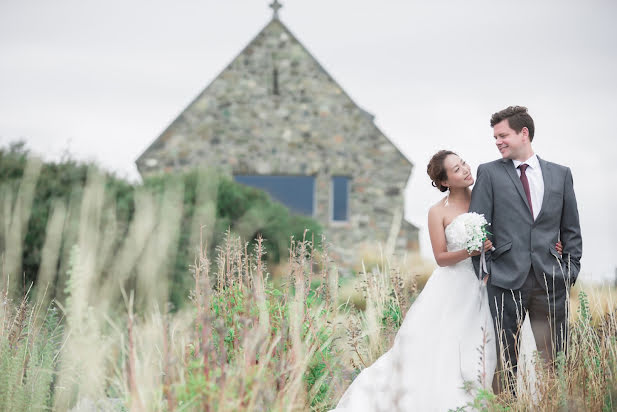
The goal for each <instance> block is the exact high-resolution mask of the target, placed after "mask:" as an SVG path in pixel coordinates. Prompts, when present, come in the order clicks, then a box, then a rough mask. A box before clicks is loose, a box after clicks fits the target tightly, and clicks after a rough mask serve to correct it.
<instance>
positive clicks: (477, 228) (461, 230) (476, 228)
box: [448, 212, 488, 252]
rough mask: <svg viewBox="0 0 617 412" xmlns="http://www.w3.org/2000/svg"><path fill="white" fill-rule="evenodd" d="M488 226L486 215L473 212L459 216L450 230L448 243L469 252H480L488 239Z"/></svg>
mask: <svg viewBox="0 0 617 412" xmlns="http://www.w3.org/2000/svg"><path fill="white" fill-rule="evenodd" d="M487 225H488V223H487V221H486V219H485V218H484V215H481V214H478V213H475V212H471V213H463V214H462V215H460V216H457V217H456V219H455V221H453V222H452V224H451V228H449V230H448V241H449V243H452V244H454V245H457V246H458V247H460V248H461V249H467V251H468V252H473V251H474V250H480V248H481V247H482V245H483V244H484V240H485V239H486V235H487V230H486V226H487Z"/></svg>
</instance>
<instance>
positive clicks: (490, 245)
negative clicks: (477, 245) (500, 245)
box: [484, 239, 493, 252]
mask: <svg viewBox="0 0 617 412" xmlns="http://www.w3.org/2000/svg"><path fill="white" fill-rule="evenodd" d="M492 248H493V242H491V241H490V239H486V240H485V241H484V251H485V252H490V251H491V249H492Z"/></svg>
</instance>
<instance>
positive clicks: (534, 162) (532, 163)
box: [512, 153, 540, 169]
mask: <svg viewBox="0 0 617 412" xmlns="http://www.w3.org/2000/svg"><path fill="white" fill-rule="evenodd" d="M512 163H514V168H518V167H519V166H520V165H521V164H522V163H525V164H527V165H529V167H530V168H532V169H539V168H540V161H539V160H538V156H537V155H536V154H535V153H534V154H533V156H531V157H530V158H529V159H527V160H525V161H524V162H521V161H520V160H512Z"/></svg>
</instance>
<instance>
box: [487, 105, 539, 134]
mask: <svg viewBox="0 0 617 412" xmlns="http://www.w3.org/2000/svg"><path fill="white" fill-rule="evenodd" d="M506 119H508V124H509V125H510V128H511V129H512V130H514V131H515V132H516V133H520V132H521V130H523V127H526V128H527V130H529V141H530V142H531V141H533V134H534V132H535V126H534V125H533V119H532V118H531V116H530V115H529V113H527V108H526V107H524V106H510V107H508V108H506V109H503V110H501V111H499V112H497V113H494V114H493V116H492V117H491V127H494V126H495V125H496V124H497V123H500V122H502V121H504V120H506Z"/></svg>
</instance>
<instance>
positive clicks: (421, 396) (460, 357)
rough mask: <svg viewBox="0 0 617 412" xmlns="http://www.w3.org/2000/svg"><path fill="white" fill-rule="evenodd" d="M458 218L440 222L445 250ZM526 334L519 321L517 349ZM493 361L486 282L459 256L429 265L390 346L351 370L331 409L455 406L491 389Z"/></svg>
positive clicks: (525, 347) (527, 345)
mask: <svg viewBox="0 0 617 412" xmlns="http://www.w3.org/2000/svg"><path fill="white" fill-rule="evenodd" d="M459 217H460V216H457V217H456V218H455V219H454V220H453V221H452V223H450V224H449V225H448V226H447V227H446V229H445V234H446V240H447V242H448V251H456V250H460V249H462V245H460V244H454V243H452V242H451V240H450V239H452V238H454V237H456V236H453V235H454V233H456V232H454V231H455V230H460V229H461V228H460V227H458V228H457V226H456V225H462V224H463V220H462V219H459ZM449 233H450V236H448V234H449ZM458 233H460V232H458ZM526 330H527V332H526ZM532 336H533V335H532V333H531V327H530V326H529V321H528V320H527V321H526V322H525V324H524V326H523V341H524V342H523V343H522V345H521V352H522V353H526V354H531V353H532V352H533V350H535V343H534V342H533V338H532ZM529 338H531V342H530V341H529ZM484 342H486V343H484ZM529 361H531V356H529V355H527V362H529ZM521 363H523V362H520V361H519V364H521ZM496 364H497V356H496V350H495V332H494V328H493V324H492V321H491V314H490V309H489V306H488V299H487V293H486V287H485V286H484V284H483V283H482V282H480V281H479V280H478V278H477V277H476V274H475V271H474V269H473V265H472V263H471V259H466V260H464V261H462V262H459V263H457V264H455V265H453V266H447V267H440V268H437V269H436V270H435V271H434V272H433V274H432V275H431V277H430V278H429V280H428V282H427V283H426V286H425V287H424V289H423V290H422V292H421V293H420V295H419V296H418V298H417V299H416V301H415V302H414V303H413V305H412V306H411V308H410V309H409V311H408V312H407V315H406V316H405V319H404V321H403V324H402V325H401V328H400V330H399V331H398V333H397V335H396V337H395V339H394V345H393V346H392V348H391V349H390V350H389V351H388V352H386V353H385V354H384V355H382V356H381V357H380V358H379V359H378V360H377V361H376V362H375V363H373V364H372V365H371V366H369V367H367V368H366V369H364V370H363V371H362V372H361V373H360V375H358V377H357V378H356V379H355V380H354V381H353V383H352V384H351V385H350V386H349V388H348V389H347V391H346V392H345V394H344V395H343V397H342V398H341V400H340V401H339V403H338V405H337V408H336V409H335V411H338V412H343V411H345V412H369V411H371V412H373V411H422V412H424V411H448V410H450V409H456V408H458V407H463V406H465V405H466V404H467V403H468V402H471V401H473V399H474V397H475V395H476V393H477V390H478V389H479V388H481V387H483V386H484V387H485V388H487V389H490V388H491V383H492V380H493V374H494V371H495V367H496ZM519 369H521V368H519ZM523 369H528V367H527V368H523ZM531 369H533V368H531ZM465 388H467V390H466V389H465Z"/></svg>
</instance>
